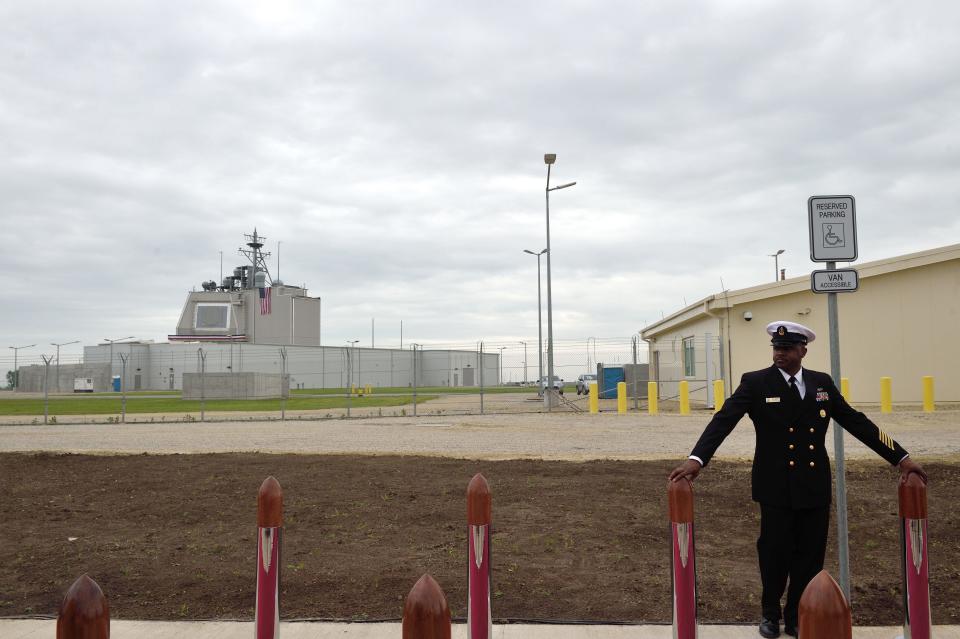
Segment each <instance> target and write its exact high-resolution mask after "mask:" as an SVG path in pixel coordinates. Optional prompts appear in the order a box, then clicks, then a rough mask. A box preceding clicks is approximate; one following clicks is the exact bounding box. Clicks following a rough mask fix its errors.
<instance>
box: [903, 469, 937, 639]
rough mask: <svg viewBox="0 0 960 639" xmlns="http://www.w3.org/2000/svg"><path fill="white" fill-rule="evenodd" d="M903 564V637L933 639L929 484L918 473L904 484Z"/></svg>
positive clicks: (908, 477)
mask: <svg viewBox="0 0 960 639" xmlns="http://www.w3.org/2000/svg"><path fill="white" fill-rule="evenodd" d="M897 492H898V493H899V498H900V549H901V557H900V565H901V568H902V569H903V637H904V639H930V626H931V624H932V621H931V618H930V582H929V566H928V563H927V546H928V542H929V537H928V536H927V485H926V484H925V483H923V480H922V479H920V477H919V476H918V475H916V474H914V473H911V474H909V475H907V480H906V481H905V482H901V483H900V488H899V490H898V491H897Z"/></svg>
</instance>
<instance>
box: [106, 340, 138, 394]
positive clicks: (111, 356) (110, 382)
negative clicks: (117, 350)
mask: <svg viewBox="0 0 960 639" xmlns="http://www.w3.org/2000/svg"><path fill="white" fill-rule="evenodd" d="M125 339H133V335H128V336H127V337H118V338H116V339H110V338H109V337H104V338H103V341H105V342H110V372H109V373H107V375H108V376H109V377H110V379H109V380H108V382H107V386H110V385H112V384H113V343H114V342H122V341H123V340H125ZM121 383H122V382H121Z"/></svg>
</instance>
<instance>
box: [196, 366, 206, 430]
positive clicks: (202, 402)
mask: <svg viewBox="0 0 960 639" xmlns="http://www.w3.org/2000/svg"><path fill="white" fill-rule="evenodd" d="M197 359H198V360H199V362H198V363H199V368H200V421H201V422H202V421H204V419H205V417H206V412H207V393H206V389H205V388H204V382H205V381H206V380H205V377H206V374H207V354H206V353H204V352H203V348H202V347H201V348H198V349H197Z"/></svg>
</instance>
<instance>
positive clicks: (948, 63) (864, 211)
mask: <svg viewBox="0 0 960 639" xmlns="http://www.w3.org/2000/svg"><path fill="white" fill-rule="evenodd" d="M958 13H960V9H958V8H957V7H955V6H954V5H953V4H951V3H947V2H936V3H929V4H925V5H920V6H914V5H910V4H907V3H899V2H894V3H884V4H883V5H876V4H875V3H867V2H853V3H843V4H842V5H836V4H835V3H826V2H814V3H805V4H802V5H790V6H785V5H771V4H769V3H758V2H733V1H731V2H720V3H704V2H678V3H670V4H668V5H651V6H642V5H636V3H625V2H622V3H613V4H605V5H603V6H596V5H593V4H589V3H583V2H557V3H552V4H551V6H550V10H549V11H546V12H545V11H543V10H542V7H539V6H535V5H534V4H533V3H529V4H523V3H521V4H517V3H510V4H507V3H496V2H495V3H487V4H485V5H476V6H471V7H465V6H460V5H449V4H444V3H439V2H428V3H420V4H417V5H409V4H390V3H387V4H384V3H373V2H358V3H350V4H349V5H343V4H336V3H299V2H280V3H274V2H270V3H267V2H262V3H247V4H245V5H243V6H237V5H235V4H233V3H216V2H209V3H200V4H197V3H176V2H174V3H165V4H163V5H149V4H146V3H138V4H130V3H116V2H95V3H87V4H85V5H83V6H79V5H74V4H70V3H49V4H45V5H44V6H43V7H39V6H33V5H30V4H28V3H21V4H19V5H13V6H7V7H5V8H4V9H3V10H2V15H0V139H3V140H4V146H5V152H4V153H3V154H0V211H2V215H3V222H4V228H5V229H6V230H7V233H6V234H5V238H6V239H7V242H6V246H5V247H4V251H2V252H0V269H2V271H3V272H4V273H5V274H6V275H7V280H8V290H9V291H10V292H11V293H12V294H13V295H14V299H16V300H17V306H16V309H15V311H13V312H8V313H4V314H3V316H2V318H3V319H2V320H0V329H2V332H3V334H4V335H6V336H7V337H6V341H8V342H9V345H17V344H19V343H20V342H24V343H32V342H35V341H36V342H41V343H46V342H49V341H53V340H55V339H74V338H76V339H82V340H83V341H84V342H86V343H90V342H92V341H94V340H97V339H100V338H101V337H103V336H113V335H126V334H137V335H138V336H143V337H161V336H164V335H166V334H167V333H169V332H171V331H172V330H174V326H175V323H176V320H177V318H178V316H179V308H180V304H181V303H182V300H183V298H184V296H185V294H186V291H188V290H189V289H190V288H191V287H194V286H197V285H198V284H199V283H200V282H201V281H203V280H206V279H217V278H218V277H219V268H220V267H219V262H220V252H221V251H222V252H223V256H224V258H223V259H224V268H225V269H226V270H229V269H231V268H232V267H233V265H235V264H239V263H240V261H241V258H240V257H239V256H238V255H237V254H236V250H237V247H239V246H240V245H241V244H242V243H243V241H244V240H243V237H242V234H243V233H248V232H251V231H252V229H253V227H254V226H256V227H257V228H258V230H259V231H260V232H261V233H263V234H264V235H266V236H267V237H268V238H269V239H268V246H267V247H268V248H269V249H270V250H272V251H274V253H275V252H276V242H277V241H280V242H281V243H282V244H281V247H282V248H281V255H282V263H281V268H282V271H281V273H282V277H283V279H284V280H285V281H288V282H291V283H305V284H306V285H307V286H308V287H309V288H310V289H311V294H314V295H320V296H322V297H323V299H324V339H325V341H327V340H328V339H329V341H330V343H340V342H342V341H344V340H345V339H347V338H351V339H353V338H354V337H353V336H356V335H365V334H366V331H367V330H369V323H370V318H371V317H377V318H378V320H377V321H378V323H381V324H383V326H385V327H386V326H395V327H397V328H398V327H399V321H400V320H401V319H403V320H404V321H405V327H406V328H405V331H407V334H408V335H411V336H415V337H411V338H410V339H418V340H420V341H424V342H428V341H430V340H433V341H436V342H451V343H452V342H456V343H460V342H463V343H467V344H469V343H475V342H476V341H477V340H479V339H482V338H489V339H494V340H497V339H502V340H512V341H516V340H527V341H529V340H531V339H535V338H536V265H535V264H534V263H533V262H534V260H533V259H532V258H531V257H530V256H528V255H525V254H523V253H522V250H523V249H532V250H539V249H541V248H543V247H544V246H545V245H546V238H545V228H544V227H545V225H544V221H545V214H544V204H545V203H544V190H543V189H544V186H545V178H546V170H545V166H544V165H543V163H542V154H543V153H544V152H556V153H557V154H558V160H557V164H556V165H555V166H554V172H553V174H552V176H551V178H552V183H553V184H558V183H560V182H567V181H574V180H575V181H577V185H576V186H575V187H573V188H570V189H565V190H563V191H558V192H554V193H553V194H552V195H551V248H552V260H551V261H552V285H553V298H554V313H555V319H554V321H555V328H556V332H557V339H558V340H563V339H570V340H574V341H576V342H577V343H579V341H580V340H581V339H582V338H583V337H586V336H600V337H609V338H617V339H620V338H624V339H626V338H628V337H629V336H630V335H632V334H633V333H635V332H636V331H637V330H638V329H639V328H641V327H642V326H643V325H644V324H645V323H647V322H650V321H653V320H655V319H657V318H659V317H660V315H661V312H663V313H670V312H672V311H674V310H677V309H678V308H679V307H680V306H682V305H683V303H684V301H685V300H686V301H687V302H692V301H694V300H696V299H699V298H701V297H703V296H705V295H709V294H711V293H714V292H717V291H718V290H719V288H720V280H721V278H722V279H723V282H724V285H725V286H726V287H728V288H735V287H743V286H751V285H754V284H757V283H759V282H762V281H765V280H767V279H768V278H769V276H770V270H771V268H772V265H771V264H770V258H769V257H768V255H769V254H771V253H773V252H774V251H776V250H777V249H780V248H783V249H786V253H784V255H782V256H781V261H780V265H781V266H784V267H786V268H787V272H788V275H798V274H801V273H805V272H807V271H809V270H810V269H812V268H814V266H815V265H814V264H812V263H810V262H809V259H808V257H807V256H808V248H807V245H806V244H807V239H806V238H807V235H806V233H807V231H806V211H805V206H806V199H807V197H809V196H810V195H812V194H815V193H852V194H854V195H855V196H856V197H857V204H858V227H859V230H860V237H859V239H860V255H861V260H871V259H879V258H882V257H887V256H891V255H896V254H900V253H904V252H909V251H912V250H920V249H924V248H930V247H933V246H938V245H943V244H949V243H955V242H957V241H960V223H958V222H957V219H958V216H957V215H956V210H957V206H958V204H960V202H958V200H960V197H958V189H957V186H956V180H955V179H954V176H955V175H956V172H957V168H958V164H960V151H958V149H960V126H958V119H960V116H958V115H957V111H956V108H955V105H956V104H957V103H958V101H960V89H958V87H960V82H958V80H960V77H958V76H960V64H958V62H960V60H958V49H957V47H956V46H955V34H954V33H953V31H954V29H953V25H954V24H956V23H957V22H958V18H960V15H958ZM544 288H545V286H544ZM544 294H545V291H544ZM384 330H386V328H385V329H384ZM397 332H398V331H397ZM618 343H622V344H628V341H624V340H621V342H618ZM558 344H559V341H558ZM577 348H579V347H577Z"/></svg>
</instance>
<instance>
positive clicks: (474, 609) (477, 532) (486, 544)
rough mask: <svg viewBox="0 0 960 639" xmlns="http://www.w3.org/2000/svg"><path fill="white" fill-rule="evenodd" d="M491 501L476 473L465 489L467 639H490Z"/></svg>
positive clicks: (482, 481)
mask: <svg viewBox="0 0 960 639" xmlns="http://www.w3.org/2000/svg"><path fill="white" fill-rule="evenodd" d="M492 502H493V500H492V498H491V495H490V486H489V485H488V484H487V480H486V478H485V477H484V476H483V475H481V474H480V473H477V474H476V475H474V476H473V479H471V480H470V484H469V485H468V486H467V577H468V582H467V639H490V637H491V636H492V634H493V615H492V611H491V609H490V591H491V590H492V583H493V578H492V573H491V571H490V532H491V530H490V523H491V521H492V520H493V517H492V511H493V508H492Z"/></svg>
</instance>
